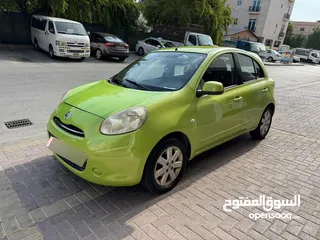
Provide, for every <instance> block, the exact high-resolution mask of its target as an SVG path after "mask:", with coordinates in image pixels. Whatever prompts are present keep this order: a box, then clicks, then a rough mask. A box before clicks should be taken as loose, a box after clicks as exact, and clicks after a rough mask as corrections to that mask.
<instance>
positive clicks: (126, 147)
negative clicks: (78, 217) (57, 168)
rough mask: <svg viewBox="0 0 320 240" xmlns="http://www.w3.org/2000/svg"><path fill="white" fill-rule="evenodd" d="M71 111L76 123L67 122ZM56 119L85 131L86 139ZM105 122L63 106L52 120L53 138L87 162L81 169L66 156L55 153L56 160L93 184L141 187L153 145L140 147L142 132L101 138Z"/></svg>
mask: <svg viewBox="0 0 320 240" xmlns="http://www.w3.org/2000/svg"><path fill="white" fill-rule="evenodd" d="M69 111H72V117H71V118H70V119H74V120H70V119H68V120H64V115H65V114H66V113H67V112H69ZM54 117H58V118H59V119H61V121H62V120H63V122H64V123H65V124H68V125H71V124H72V125H76V126H77V127H78V128H79V129H82V130H83V132H84V134H85V136H84V137H80V136H76V135H74V134H72V133H70V132H67V131H65V129H62V128H61V127H59V126H58V125H57V124H56V122H55V121H54ZM103 120H104V119H102V118H100V117H97V116H95V115H93V114H90V113H87V112H84V111H82V110H79V109H77V108H74V107H72V106H70V105H68V104H65V103H63V104H61V105H60V106H59V107H58V109H57V110H56V111H55V112H54V113H53V114H52V116H51V117H50V119H49V122H48V125H47V128H48V132H49V136H54V137H55V138H56V139H58V140H59V141H61V143H62V144H63V145H64V146H67V147H66V148H68V147H69V148H70V150H71V151H70V152H78V153H80V152H81V153H83V154H84V155H85V156H86V160H85V162H84V164H83V165H82V166H78V165H77V163H75V162H76V161H74V160H72V159H67V158H66V157H65V156H61V155H59V154H57V153H55V152H54V156H55V157H56V158H57V159H58V160H59V161H60V162H61V163H62V164H63V165H64V166H65V167H66V168H67V169H69V170H70V171H71V172H73V173H74V174H76V175H78V176H79V177H81V178H83V179H85V180H87V181H89V182H93V183H96V184H100V185H107V186H133V185H136V184H138V183H139V182H140V181H141V177H142V174H143V170H144V165H145V162H146V160H147V158H148V155H149V153H150V151H151V149H152V148H151V149H150V146H151V145H150V146H146V145H143V144H140V142H141V141H143V140H142V139H141V134H139V133H138V131H136V132H132V133H128V134H123V135H115V136H106V135H103V134H101V133H100V131H99V128H100V125H101V123H102V122H103ZM64 151H65V150H64ZM62 152H63V151H62ZM67 155H68V154H67ZM69 156H70V155H69ZM67 157H68V156H67Z"/></svg>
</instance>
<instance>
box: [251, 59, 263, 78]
mask: <svg viewBox="0 0 320 240" xmlns="http://www.w3.org/2000/svg"><path fill="white" fill-rule="evenodd" d="M253 64H254V67H255V69H256V76H257V78H264V72H263V70H262V68H261V66H260V65H259V64H258V63H257V62H256V61H253Z"/></svg>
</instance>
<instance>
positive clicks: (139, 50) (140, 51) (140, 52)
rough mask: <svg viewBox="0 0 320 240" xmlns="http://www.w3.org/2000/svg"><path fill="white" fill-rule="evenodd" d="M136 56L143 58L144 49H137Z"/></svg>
mask: <svg viewBox="0 0 320 240" xmlns="http://www.w3.org/2000/svg"><path fill="white" fill-rule="evenodd" d="M138 55H139V56H143V55H144V49H143V48H142V47H139V49H138Z"/></svg>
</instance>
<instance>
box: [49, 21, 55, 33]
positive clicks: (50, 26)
mask: <svg viewBox="0 0 320 240" xmlns="http://www.w3.org/2000/svg"><path fill="white" fill-rule="evenodd" d="M49 32H51V33H53V34H54V33H55V31H54V26H53V23H52V22H49Z"/></svg>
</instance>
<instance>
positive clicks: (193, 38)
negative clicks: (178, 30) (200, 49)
mask: <svg viewBox="0 0 320 240" xmlns="http://www.w3.org/2000/svg"><path fill="white" fill-rule="evenodd" d="M189 42H190V43H191V44H193V45H197V38H196V36H195V35H190V36H189Z"/></svg>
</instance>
